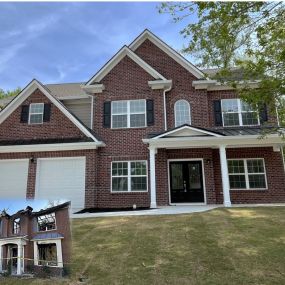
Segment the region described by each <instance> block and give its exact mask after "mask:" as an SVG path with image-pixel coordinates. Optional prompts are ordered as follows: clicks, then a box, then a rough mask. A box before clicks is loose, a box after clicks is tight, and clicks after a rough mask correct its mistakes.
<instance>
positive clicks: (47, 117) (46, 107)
mask: <svg viewBox="0 0 285 285" xmlns="http://www.w3.org/2000/svg"><path fill="white" fill-rule="evenodd" d="M50 113H51V104H45V105H44V117H43V121H44V122H49V121H50Z"/></svg>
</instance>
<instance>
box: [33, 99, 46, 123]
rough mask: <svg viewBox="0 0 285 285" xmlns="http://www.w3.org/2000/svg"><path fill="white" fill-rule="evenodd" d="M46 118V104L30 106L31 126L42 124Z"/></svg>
mask: <svg viewBox="0 0 285 285" xmlns="http://www.w3.org/2000/svg"><path fill="white" fill-rule="evenodd" d="M43 118H44V103H32V104H30V111H29V124H42V123H43Z"/></svg>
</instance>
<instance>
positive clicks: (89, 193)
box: [0, 150, 97, 208]
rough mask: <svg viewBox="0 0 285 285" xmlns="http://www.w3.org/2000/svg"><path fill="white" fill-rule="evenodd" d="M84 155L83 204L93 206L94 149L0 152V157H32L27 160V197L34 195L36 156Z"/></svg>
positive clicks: (95, 158)
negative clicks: (84, 189)
mask: <svg viewBox="0 0 285 285" xmlns="http://www.w3.org/2000/svg"><path fill="white" fill-rule="evenodd" d="M76 156H85V157H86V181H85V186H86V191H85V206H86V207H88V208H90V207H94V199H95V187H96V178H97V176H96V170H97V153H96V150H81V151H80V150H76V151H57V152H33V153H0V160H1V159H25V158H26V159H27V158H31V157H34V159H35V162H34V163H32V162H31V161H30V162H29V173H28V186H27V198H34V196H35V181H36V169H37V158H46V157H76Z"/></svg>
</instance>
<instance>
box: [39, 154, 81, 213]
mask: <svg viewBox="0 0 285 285" xmlns="http://www.w3.org/2000/svg"><path fill="white" fill-rule="evenodd" d="M85 164H86V162H85V158H62V159H39V160H38V169H37V182H36V185H37V187H36V198H38V199H49V200H56V199H68V200H71V207H72V208H73V209H74V210H78V209H82V208H84V200H85V199H84V198H85Z"/></svg>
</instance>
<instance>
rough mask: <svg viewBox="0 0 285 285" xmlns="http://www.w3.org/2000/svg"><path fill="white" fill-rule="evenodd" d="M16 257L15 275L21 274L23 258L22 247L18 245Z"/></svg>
mask: <svg viewBox="0 0 285 285" xmlns="http://www.w3.org/2000/svg"><path fill="white" fill-rule="evenodd" d="M17 252H18V257H17V275H21V274H22V258H23V245H22V244H21V243H18V250H17Z"/></svg>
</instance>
